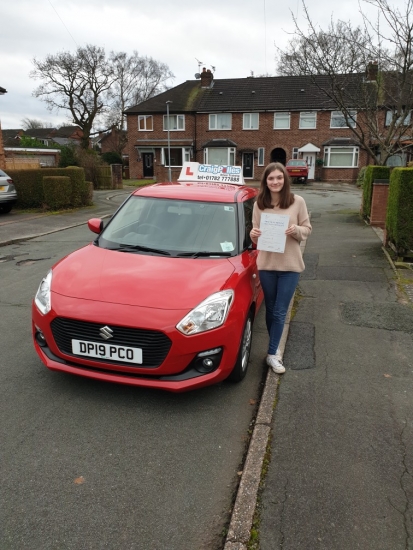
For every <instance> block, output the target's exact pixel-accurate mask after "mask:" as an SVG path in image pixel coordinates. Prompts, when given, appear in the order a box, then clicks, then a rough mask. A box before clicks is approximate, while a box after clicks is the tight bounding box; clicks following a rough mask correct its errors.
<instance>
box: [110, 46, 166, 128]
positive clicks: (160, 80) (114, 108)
mask: <svg viewBox="0 0 413 550" xmlns="http://www.w3.org/2000/svg"><path fill="white" fill-rule="evenodd" d="M109 61H110V63H111V66H112V70H113V74H114V77H115V78H114V82H113V85H112V86H111V88H110V90H109V91H108V96H109V99H110V101H111V105H110V110H109V112H108V114H107V116H106V119H105V122H106V127H107V128H109V127H113V126H116V128H118V130H125V128H126V116H125V115H124V111H125V110H126V109H128V108H129V107H133V106H134V105H137V104H138V103H141V102H142V101H145V100H146V99H149V98H150V97H153V96H154V95H157V94H159V93H160V92H163V91H165V90H166V89H167V88H168V81H169V80H170V79H173V78H174V75H173V73H172V72H171V71H170V69H169V67H168V66H167V65H166V64H165V63H161V62H160V61H157V60H155V59H153V58H152V57H147V56H145V57H142V56H140V55H139V54H138V52H137V51H134V52H133V54H132V55H130V56H128V54H126V53H125V52H119V53H117V52H113V51H112V52H111V53H110V57H109Z"/></svg>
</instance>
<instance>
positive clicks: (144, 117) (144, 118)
mask: <svg viewBox="0 0 413 550" xmlns="http://www.w3.org/2000/svg"><path fill="white" fill-rule="evenodd" d="M149 120H151V123H152V128H148V124H147V121H149ZM142 121H143V128H141V127H140V123H141V122H142ZM138 132H153V115H139V116H138Z"/></svg>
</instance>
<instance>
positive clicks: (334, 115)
mask: <svg viewBox="0 0 413 550" xmlns="http://www.w3.org/2000/svg"><path fill="white" fill-rule="evenodd" d="M348 114H349V115H350V116H349V118H350V117H352V118H353V119H354V120H353V121H350V126H348V124H347V122H346V119H345V117H344V114H343V113H342V112H341V111H331V118H330V128H338V129H341V128H355V127H356V120H357V111H356V110H355V109H349V111H348ZM334 121H336V122H338V123H339V124H333V122H334ZM340 122H342V124H340Z"/></svg>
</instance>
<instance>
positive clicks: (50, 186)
mask: <svg viewBox="0 0 413 550" xmlns="http://www.w3.org/2000/svg"><path fill="white" fill-rule="evenodd" d="M71 195H72V185H71V182H70V178H69V177H68V176H43V196H44V204H43V208H44V209H45V210H60V209H62V208H69V207H70V206H71V202H70V201H71Z"/></svg>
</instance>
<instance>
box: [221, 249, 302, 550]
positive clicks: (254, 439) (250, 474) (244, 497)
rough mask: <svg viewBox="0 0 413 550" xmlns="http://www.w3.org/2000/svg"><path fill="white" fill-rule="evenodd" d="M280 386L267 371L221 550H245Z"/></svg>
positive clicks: (286, 328) (285, 335) (284, 336)
mask: <svg viewBox="0 0 413 550" xmlns="http://www.w3.org/2000/svg"><path fill="white" fill-rule="evenodd" d="M305 244H306V242H304V243H301V252H302V254H304V250H305ZM294 298H295V296H294V297H293V299H292V300H291V303H290V306H289V309H288V313H287V318H286V322H285V325H284V330H283V334H282V337H281V342H280V345H279V349H280V352H281V355H282V356H283V355H284V349H285V344H286V342H287V338H288V332H289V329H290V320H291V313H292V308H293V304H294ZM279 384H280V376H279V375H278V374H275V373H274V372H273V371H272V370H271V369H268V372H267V377H266V380H265V386H264V390H263V393H262V397H261V402H260V406H259V408H258V413H257V418H256V421H255V425H254V429H253V432H252V436H251V441H250V444H249V447H248V452H247V457H246V460H245V465H244V469H243V471H242V474H241V480H240V483H239V487H238V491H237V496H236V499H235V504H234V508H233V510H232V514H231V520H230V524H229V528H228V533H227V537H226V541H225V546H224V550H247V548H248V543H249V540H250V534H251V527H252V524H253V520H254V514H255V509H256V505H257V497H258V490H259V485H260V482H261V474H262V466H263V462H264V457H265V453H266V451H267V445H268V441H269V437H270V433H271V423H272V418H273V412H274V404H275V400H276V397H277V392H278V388H279Z"/></svg>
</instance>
